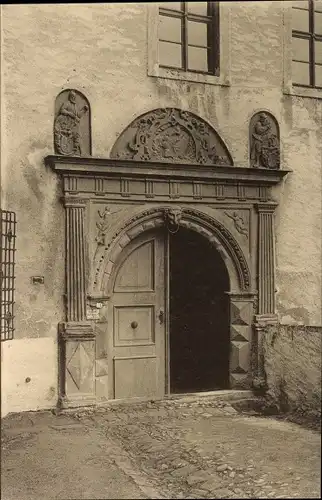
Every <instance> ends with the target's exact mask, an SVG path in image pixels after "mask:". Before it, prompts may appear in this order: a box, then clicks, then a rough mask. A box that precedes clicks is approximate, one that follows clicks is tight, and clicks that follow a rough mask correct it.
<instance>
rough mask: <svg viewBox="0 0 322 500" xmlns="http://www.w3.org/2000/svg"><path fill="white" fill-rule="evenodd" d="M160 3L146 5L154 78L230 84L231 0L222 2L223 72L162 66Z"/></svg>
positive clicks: (149, 68)
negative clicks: (205, 71) (160, 59)
mask: <svg viewBox="0 0 322 500" xmlns="http://www.w3.org/2000/svg"><path fill="white" fill-rule="evenodd" d="M159 6H160V5H159V3H157V2H151V3H147V4H146V8H147V10H146V13H147V39H148V43H147V74H148V76H150V77H157V78H164V79H169V80H179V81H185V82H192V83H193V82H196V83H206V84H210V85H220V86H223V87H229V86H230V85H231V74H230V45H231V40H230V38H231V35H230V33H231V5H230V2H219V17H220V32H219V46H220V51H219V61H220V62H219V64H220V75H219V76H217V75H214V74H210V73H202V72H199V71H190V70H189V71H184V70H181V69H180V70H179V69H177V68H167V67H160V65H159Z"/></svg>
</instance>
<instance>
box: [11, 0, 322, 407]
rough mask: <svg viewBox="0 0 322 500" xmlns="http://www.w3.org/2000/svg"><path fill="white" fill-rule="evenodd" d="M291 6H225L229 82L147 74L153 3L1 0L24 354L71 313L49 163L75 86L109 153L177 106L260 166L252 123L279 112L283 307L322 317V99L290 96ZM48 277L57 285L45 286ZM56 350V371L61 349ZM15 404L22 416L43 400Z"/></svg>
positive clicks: (243, 162) (100, 153)
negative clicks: (251, 142)
mask: <svg viewBox="0 0 322 500" xmlns="http://www.w3.org/2000/svg"><path fill="white" fill-rule="evenodd" d="M287 3H288V2H285V3H283V2H279V1H277V2H276V1H260V2H227V3H223V6H222V8H224V9H228V10H229V11H230V85H229V86H218V85H210V84H205V83H193V82H186V81H179V80H173V79H171V80H170V79H165V78H156V77H149V76H148V75H147V67H148V58H149V57H150V53H149V50H150V45H151V44H150V40H148V30H147V20H148V8H149V6H148V4H145V3H132V4H116V3H114V4H108V3H105V4H79V5H75V4H73V5H71V4H70V5H68V4H60V5H50V4H47V5H46V4H40V5H35V4H34V5H23V4H20V5H2V6H1V9H2V75H1V76H2V89H1V96H2V134H1V142H2V144H1V150H2V190H3V193H4V198H3V201H4V205H2V208H5V209H8V210H14V211H16V213H17V220H18V225H17V235H18V237H17V253H16V262H17V265H16V310H15V314H16V320H15V321H16V323H15V325H16V332H15V340H13V341H12V345H14V344H15V343H16V342H17V348H13V349H15V352H17V351H18V350H19V349H18V346H19V345H21V344H19V340H20V339H27V338H28V339H31V338H32V339H34V344H33V345H35V346H36V345H37V342H38V343H39V344H38V345H39V346H43V347H44V346H45V344H42V342H43V341H44V339H46V340H47V341H48V342H53V341H54V340H56V337H57V323H58V322H59V321H62V320H63V319H64V304H63V294H64V209H63V207H62V205H61V203H60V200H59V196H60V185H59V181H58V179H57V177H56V175H55V174H54V173H53V172H51V171H50V170H49V169H47V168H46V167H45V166H44V162H43V159H44V157H45V156H46V155H48V154H52V153H53V118H54V102H55V98H56V96H57V94H59V92H61V91H62V90H63V89H68V88H75V89H78V90H79V91H81V92H83V93H84V94H85V95H86V97H87V98H88V100H89V102H90V105H91V113H92V146H93V151H92V154H93V156H96V157H108V156H109V153H110V150H111V148H112V146H113V143H114V142H115V140H116V138H117V137H118V136H119V134H120V133H121V132H122V130H123V129H124V128H125V127H126V126H127V125H128V124H129V123H130V122H131V121H132V120H133V119H134V118H136V117H137V116H139V115H141V114H143V113H145V112H147V111H149V110H151V109H154V108H157V107H163V106H168V107H171V106H173V107H178V108H182V109H186V110H189V111H191V112H193V113H196V114H197V115H199V116H200V117H202V118H204V119H205V120H207V121H208V122H209V123H211V125H212V126H213V127H214V128H215V129H216V130H217V132H218V133H219V134H220V135H221V137H222V138H223V140H224V141H225V143H226V145H227V146H228V148H229V151H230V153H231V155H232V157H233V159H234V163H235V165H236V166H241V167H242V166H248V163H249V162H248V156H249V151H248V124H249V121H250V118H251V116H252V115H253V113H255V112H257V111H259V110H261V109H264V110H268V111H270V112H271V113H273V114H274V115H275V117H276V118H277V120H278V122H279V124H280V131H281V147H282V168H284V169H292V170H293V173H292V174H290V175H289V176H288V177H287V179H286V182H285V183H284V184H283V185H282V186H280V187H279V188H278V189H277V190H276V198H277V199H278V201H279V203H280V205H279V208H278V210H277V213H276V265H277V290H278V311H279V312H280V313H281V318H282V320H283V321H284V322H286V323H288V322H300V323H301V322H302V323H305V324H310V325H320V324H321V248H320V238H321V157H322V141H321V137H322V99H313V98H299V97H294V96H290V95H285V94H283V90H282V89H283V54H282V51H283V44H284V43H285V40H284V39H285V37H284V31H283V10H284V9H286V8H289V7H286V6H285V4H287ZM321 97H322V96H321ZM62 257H63V258H62ZM35 275H37V276H44V285H33V284H32V282H31V276H35ZM46 345H48V346H49V343H48V344H46ZM50 345H51V344H50ZM12 352H13V351H12ZM49 352H52V357H50V356H49V354H48V356H49V357H48V358H47V361H48V363H49V366H50V370H54V366H55V363H56V353H54V351H50V350H49V351H48V353H49ZM17 355H18V354H17ZM25 356H26V360H27V358H28V355H27V353H26V354H25ZM26 363H27V361H26ZM17 371H18V372H20V368H18V365H17ZM50 384H51V382H50V383H49V381H48V384H47V389H46V390H47V391H49V390H50ZM14 397H15V396H14V395H12V398H14ZM27 397H28V398H30V397H31V396H27V394H26V398H27ZM11 401H12V403H11V407H12V408H13V407H14V408H16V409H17V411H18V409H19V407H21V408H23V407H25V406H24V405H26V406H30V405H31V404H33V403H32V401H33V400H32V398H31V399H30V405H29V403H28V399H26V402H23V403H22V402H20V403H19V400H18V399H17V400H16V401H13V400H11ZM39 404H41V405H44V406H43V407H47V406H50V405H52V402H51V401H49V400H46V399H44V398H42V400H41V403H39ZM19 405H21V406H19Z"/></svg>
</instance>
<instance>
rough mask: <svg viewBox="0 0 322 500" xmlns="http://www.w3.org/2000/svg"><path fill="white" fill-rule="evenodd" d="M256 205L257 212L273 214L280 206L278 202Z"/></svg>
mask: <svg viewBox="0 0 322 500" xmlns="http://www.w3.org/2000/svg"><path fill="white" fill-rule="evenodd" d="M255 206H256V209H257V212H258V213H259V214H263V213H268V214H273V213H274V212H275V209H276V207H277V206H278V204H277V203H274V202H269V203H256V204H255Z"/></svg>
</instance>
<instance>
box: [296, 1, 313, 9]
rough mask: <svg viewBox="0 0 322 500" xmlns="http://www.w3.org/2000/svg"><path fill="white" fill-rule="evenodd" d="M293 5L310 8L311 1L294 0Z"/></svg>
mask: <svg viewBox="0 0 322 500" xmlns="http://www.w3.org/2000/svg"><path fill="white" fill-rule="evenodd" d="M292 6H293V7H300V8H301V9H308V8H309V2H308V0H299V1H298V2H294V1H293V2H292Z"/></svg>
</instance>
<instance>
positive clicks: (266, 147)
mask: <svg viewBox="0 0 322 500" xmlns="http://www.w3.org/2000/svg"><path fill="white" fill-rule="evenodd" d="M249 142H250V148H249V149H250V166H251V167H254V168H268V169H279V168H280V133H279V126H278V123H277V121H276V119H275V118H274V116H273V115H272V114H271V113H268V112H266V111H261V112H259V113H256V114H255V115H254V116H253V117H252V119H251V121H250V126H249Z"/></svg>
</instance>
